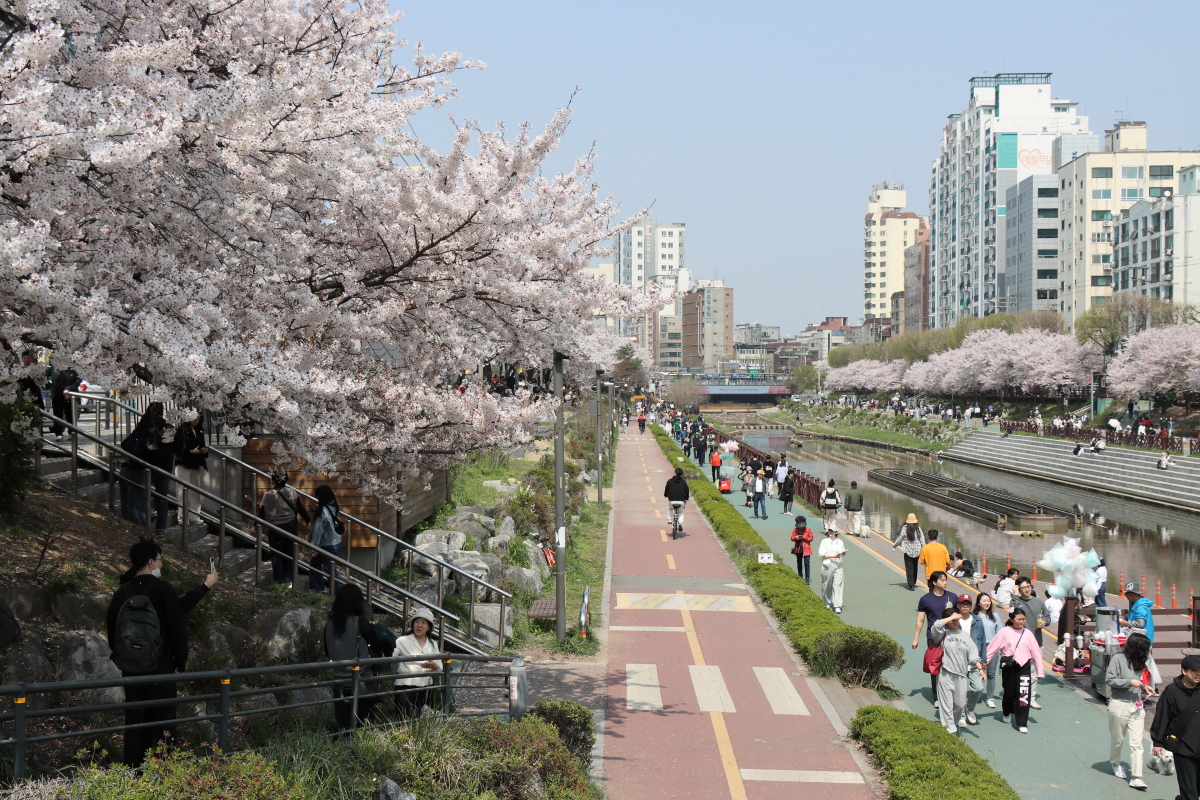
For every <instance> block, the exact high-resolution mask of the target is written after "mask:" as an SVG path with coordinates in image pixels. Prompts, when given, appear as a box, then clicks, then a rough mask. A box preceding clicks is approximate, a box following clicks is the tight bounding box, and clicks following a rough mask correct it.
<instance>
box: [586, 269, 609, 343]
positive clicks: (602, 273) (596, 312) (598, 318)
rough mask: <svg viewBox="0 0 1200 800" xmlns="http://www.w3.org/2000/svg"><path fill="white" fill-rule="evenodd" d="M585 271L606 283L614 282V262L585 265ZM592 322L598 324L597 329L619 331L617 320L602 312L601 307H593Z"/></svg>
mask: <svg viewBox="0 0 1200 800" xmlns="http://www.w3.org/2000/svg"><path fill="white" fill-rule="evenodd" d="M583 272H584V273H586V274H588V275H593V276H595V277H597V278H599V279H600V280H602V281H604V282H605V283H613V276H614V274H615V267H614V265H613V264H596V265H595V266H591V267H584V269H583ZM592 324H593V325H595V326H596V330H599V331H605V332H607V333H616V332H617V320H616V319H615V318H613V317H609V316H607V315H606V314H602V313H600V309H593V311H592Z"/></svg>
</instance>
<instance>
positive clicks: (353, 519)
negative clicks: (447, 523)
mask: <svg viewBox="0 0 1200 800" xmlns="http://www.w3.org/2000/svg"><path fill="white" fill-rule="evenodd" d="M64 394H67V395H70V396H72V397H84V396H86V397H89V398H92V399H93V400H96V401H100V400H103V401H105V402H109V403H112V404H113V405H117V406H120V407H121V408H124V409H127V410H128V411H131V412H133V413H134V414H136V415H138V416H141V414H142V412H140V411H138V410H137V409H136V408H133V407H132V406H130V405H127V404H125V403H122V402H121V401H120V400H117V399H116V398H114V397H101V396H98V395H94V394H87V393H83V392H64ZM209 452H210V453H216V455H217V456H219V457H220V458H223V459H225V460H226V461H232V462H233V463H234V464H237V465H238V466H239V467H241V468H242V469H247V470H250V471H251V472H252V473H254V474H256V475H259V476H261V477H263V478H266V479H268V480H271V475H270V473H267V472H263V471H262V470H261V469H259V468H258V467H255V466H252V465H250V464H247V463H246V462H245V461H242V460H241V459H240V458H238V457H237V456H233V455H230V454H229V453H224V452H221V451H220V450H211V449H210V450H209ZM292 491H294V492H296V493H297V494H299V495H302V496H304V497H306V498H308V499H309V500H312V501H313V502H316V499H317V498H315V497H313V496H312V495H311V494H309V493H308V492H304V491H301V490H300V489H297V488H296V487H295V486H293V487H292ZM338 513H339V515H340V516H341V517H343V518H344V519H348V520H350V521H351V522H353V523H355V524H356V525H361V526H362V527H364V528H366V529H367V530H369V531H371V532H373V533H375V534H376V535H378V536H382V537H384V538H386V539H390V540H391V541H393V542H395V543H396V544H398V545H400V546H401V547H403V548H405V549H406V550H408V551H412V552H417V553H420V554H421V557H422V558H426V559H428V560H430V561H432V562H433V563H435V564H440V565H441V566H443V567H445V568H446V569H448V570H450V571H451V572H453V573H455V574H458V575H462V576H464V577H466V578H467V579H469V580H470V581H471V582H473V583H477V584H479V585H480V586H482V587H483V588H485V589H490V590H491V591H493V592H495V593H496V594H499V595H503V596H504V597H506V598H509V599H511V598H512V593H511V592H506V591H505V590H504V589H501V588H500V587H499V586H493V585H492V584H490V583H488V582H487V581H485V580H483V579H482V578H477V577H475V576H474V575H472V574H470V573H469V572H465V571H464V570H462V569H460V568H458V567H455V566H454V565H453V564H451V563H450V562H448V561H443V560H442V559H440V558H438V557H436V556H433V555H429V554H427V553H426V552H425V551H424V550H421V548H419V547H417V546H416V545H414V544H411V543H409V542H406V541H404V540H403V539H401V538H399V537H398V536H395V535H393V534H391V533H388V532H387V531H385V530H382V529H380V528H377V527H375V526H374V525H372V524H370V523H369V522H363V521H362V520H361V519H359V518H358V517H355V516H352V515H350V514H347V513H345V512H343V511H340V510H339V512H338ZM376 549H377V550H378V545H376Z"/></svg>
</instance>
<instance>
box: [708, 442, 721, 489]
mask: <svg viewBox="0 0 1200 800" xmlns="http://www.w3.org/2000/svg"><path fill="white" fill-rule="evenodd" d="M708 464H709V466H711V467H712V476H713V483H716V482H717V481H718V480H720V478H721V453H720V452H719V451H717V450H713V451H712V455H711V456H709V457H708Z"/></svg>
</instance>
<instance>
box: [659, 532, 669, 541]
mask: <svg viewBox="0 0 1200 800" xmlns="http://www.w3.org/2000/svg"><path fill="white" fill-rule="evenodd" d="M658 535H659V536H661V537H662V540H663V541H664V542H665V541H666V540H667V532H666V531H661V530H660V531H659V532H658Z"/></svg>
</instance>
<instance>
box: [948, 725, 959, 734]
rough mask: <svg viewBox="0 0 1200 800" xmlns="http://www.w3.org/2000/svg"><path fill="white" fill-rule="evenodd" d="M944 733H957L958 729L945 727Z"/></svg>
mask: <svg viewBox="0 0 1200 800" xmlns="http://www.w3.org/2000/svg"><path fill="white" fill-rule="evenodd" d="M946 733H958V728H956V727H954V726H953V725H947V726H946Z"/></svg>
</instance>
